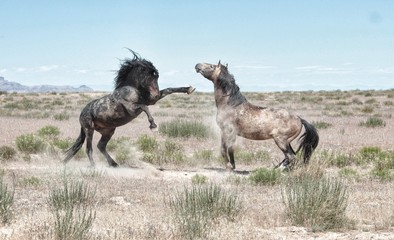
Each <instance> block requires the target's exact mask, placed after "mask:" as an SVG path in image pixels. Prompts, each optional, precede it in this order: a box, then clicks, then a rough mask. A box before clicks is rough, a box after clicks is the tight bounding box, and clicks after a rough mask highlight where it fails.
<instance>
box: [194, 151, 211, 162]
mask: <svg viewBox="0 0 394 240" xmlns="http://www.w3.org/2000/svg"><path fill="white" fill-rule="evenodd" d="M193 156H194V158H197V159H199V160H200V159H201V160H208V161H209V160H214V159H216V158H217V156H215V154H214V152H213V151H212V150H199V151H196V152H194V154H193Z"/></svg>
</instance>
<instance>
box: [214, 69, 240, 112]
mask: <svg viewBox="0 0 394 240" xmlns="http://www.w3.org/2000/svg"><path fill="white" fill-rule="evenodd" d="M218 80H219V81H218V82H219V87H220V88H221V89H222V90H223V92H224V93H225V94H228V96H229V100H228V105H230V106H234V107H235V106H238V105H240V104H242V103H244V102H247V100H246V98H245V96H244V95H242V93H241V91H240V89H239V87H238V85H237V84H236V83H235V79H234V76H233V75H232V74H230V73H229V72H228V70H227V67H226V66H223V65H221V69H220V74H219V77H218Z"/></svg>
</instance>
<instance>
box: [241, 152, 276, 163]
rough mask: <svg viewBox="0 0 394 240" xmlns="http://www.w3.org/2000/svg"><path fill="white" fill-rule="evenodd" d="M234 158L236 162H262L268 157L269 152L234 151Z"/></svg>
mask: <svg viewBox="0 0 394 240" xmlns="http://www.w3.org/2000/svg"><path fill="white" fill-rule="evenodd" d="M235 158H236V159H237V160H238V162H242V163H245V164H252V163H257V162H263V161H267V160H268V159H270V154H269V152H267V151H264V150H261V151H236V152H235Z"/></svg>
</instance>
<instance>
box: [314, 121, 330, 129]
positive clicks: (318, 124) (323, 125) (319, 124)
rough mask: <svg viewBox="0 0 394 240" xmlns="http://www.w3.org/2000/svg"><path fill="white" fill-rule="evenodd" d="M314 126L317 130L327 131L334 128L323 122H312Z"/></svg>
mask: <svg viewBox="0 0 394 240" xmlns="http://www.w3.org/2000/svg"><path fill="white" fill-rule="evenodd" d="M312 125H313V126H315V128H317V129H327V128H329V127H331V126H332V124H331V123H328V122H323V121H315V122H312Z"/></svg>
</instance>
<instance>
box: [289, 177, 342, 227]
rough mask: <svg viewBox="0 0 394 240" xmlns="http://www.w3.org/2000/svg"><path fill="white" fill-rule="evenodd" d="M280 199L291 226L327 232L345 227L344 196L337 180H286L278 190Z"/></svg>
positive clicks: (308, 178) (340, 182) (323, 178)
mask: <svg viewBox="0 0 394 240" xmlns="http://www.w3.org/2000/svg"><path fill="white" fill-rule="evenodd" d="M282 198H283V201H284V203H285V207H286V214H287V216H288V217H289V219H290V220H291V222H292V223H293V224H296V225H301V226H305V227H311V228H312V229H313V230H329V229H334V228H341V227H343V226H344V225H345V224H346V223H347V218H346V216H345V211H346V208H347V199H348V192H347V188H346V186H345V185H344V184H343V183H342V181H341V180H339V179H335V178H325V177H322V178H320V179H316V178H310V177H305V178H289V181H287V183H286V184H285V185H284V187H283V188H282Z"/></svg>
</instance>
